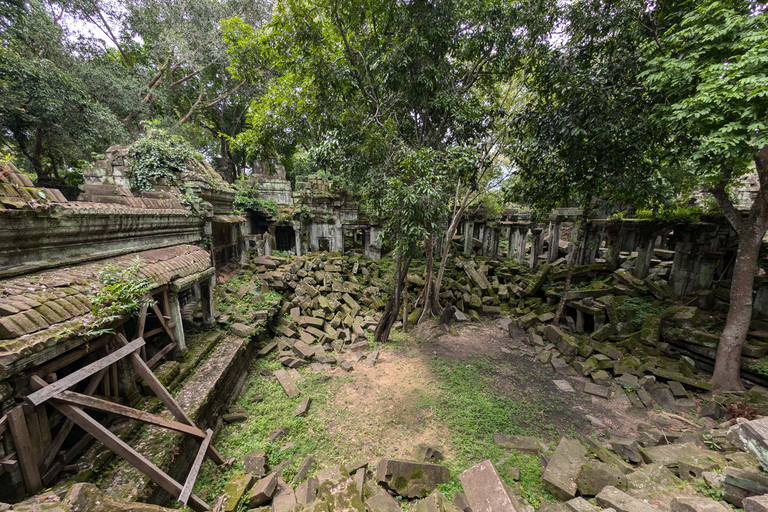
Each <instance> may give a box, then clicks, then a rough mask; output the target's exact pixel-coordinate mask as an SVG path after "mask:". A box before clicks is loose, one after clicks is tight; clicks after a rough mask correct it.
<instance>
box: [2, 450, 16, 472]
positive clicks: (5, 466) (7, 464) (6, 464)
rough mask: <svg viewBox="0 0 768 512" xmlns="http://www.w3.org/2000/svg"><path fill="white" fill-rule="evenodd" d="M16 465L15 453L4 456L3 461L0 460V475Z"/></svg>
mask: <svg viewBox="0 0 768 512" xmlns="http://www.w3.org/2000/svg"><path fill="white" fill-rule="evenodd" d="M18 463H19V461H18V460H16V452H13V453H11V454H10V455H6V457H5V458H4V459H0V475H2V474H3V473H6V472H8V471H12V470H13V468H14V467H15V466H16V465H17V464H18Z"/></svg>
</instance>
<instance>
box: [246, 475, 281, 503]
mask: <svg viewBox="0 0 768 512" xmlns="http://www.w3.org/2000/svg"><path fill="white" fill-rule="evenodd" d="M277 476H278V475H277V473H274V472H273V473H270V474H269V475H267V476H265V477H264V478H262V479H261V480H259V481H258V482H257V483H256V485H254V486H253V488H252V489H251V492H250V493H249V494H248V508H256V507H260V506H262V505H264V504H265V503H267V502H268V501H269V500H271V499H272V496H274V495H275V490H277Z"/></svg>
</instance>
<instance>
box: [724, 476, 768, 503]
mask: <svg viewBox="0 0 768 512" xmlns="http://www.w3.org/2000/svg"><path fill="white" fill-rule="evenodd" d="M722 475H723V499H724V500H725V501H727V502H728V503H731V504H733V505H736V506H737V507H739V508H743V507H744V504H743V500H744V498H748V497H750V496H758V495H762V494H768V475H765V474H764V473H759V472H757V471H750V470H748V469H738V468H734V467H727V468H725V469H723V472H722Z"/></svg>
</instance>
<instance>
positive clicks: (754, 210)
mask: <svg viewBox="0 0 768 512" xmlns="http://www.w3.org/2000/svg"><path fill="white" fill-rule="evenodd" d="M755 169H756V170H757V176H758V179H759V182H760V190H759V191H758V193H757V196H756V197H755V201H754V202H753V203H752V206H751V208H750V210H749V217H746V218H745V217H744V216H742V214H741V212H739V211H737V210H736V208H735V207H734V205H733V202H732V201H731V198H730V196H729V195H728V192H727V191H726V187H727V185H729V184H730V181H731V172H730V170H726V172H725V175H724V178H723V180H722V181H720V183H719V184H718V186H717V187H715V189H714V190H713V191H712V195H714V196H715V199H717V203H718V205H719V206H720V208H721V209H722V210H723V214H724V215H725V217H726V218H727V219H728V221H729V222H730V223H731V226H733V229H734V230H735V231H736V234H737V235H738V236H739V247H738V249H737V250H736V264H735V265H734V268H733V278H732V279H731V304H730V306H729V308H728V318H727V319H726V321H725V328H724V329H723V333H722V334H721V335H720V343H719V345H718V347H717V358H716V359H715V370H714V372H713V373H712V380H711V381H710V382H711V383H712V388H713V390H716V391H743V390H744V385H743V384H742V383H741V376H740V367H741V347H742V346H743V345H744V340H745V339H746V338H747V332H748V331H749V323H750V321H751V320H752V289H753V286H754V284H755V273H756V272H757V263H758V257H759V255H760V245H761V243H762V241H763V237H764V236H765V232H766V229H768V146H764V147H763V148H761V150H760V151H759V152H758V153H757V155H756V156H755Z"/></svg>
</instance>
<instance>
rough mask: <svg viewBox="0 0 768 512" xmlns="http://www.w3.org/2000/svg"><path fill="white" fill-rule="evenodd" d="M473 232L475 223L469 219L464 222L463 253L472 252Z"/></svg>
mask: <svg viewBox="0 0 768 512" xmlns="http://www.w3.org/2000/svg"><path fill="white" fill-rule="evenodd" d="M474 234H475V223H474V222H473V221H471V220H466V221H465V222H464V254H472V253H473V250H472V237H473V236H474Z"/></svg>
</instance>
